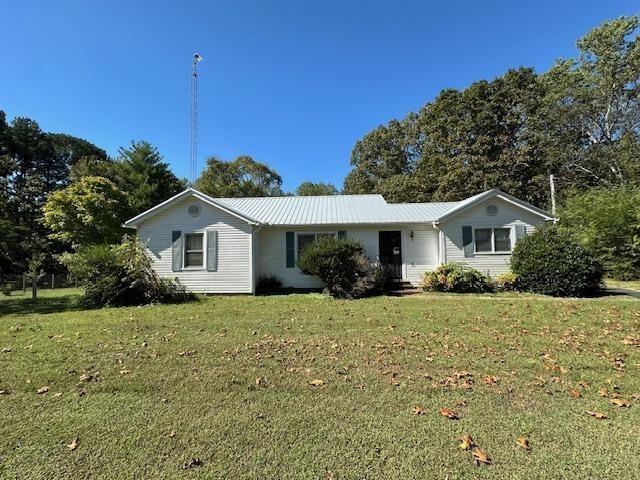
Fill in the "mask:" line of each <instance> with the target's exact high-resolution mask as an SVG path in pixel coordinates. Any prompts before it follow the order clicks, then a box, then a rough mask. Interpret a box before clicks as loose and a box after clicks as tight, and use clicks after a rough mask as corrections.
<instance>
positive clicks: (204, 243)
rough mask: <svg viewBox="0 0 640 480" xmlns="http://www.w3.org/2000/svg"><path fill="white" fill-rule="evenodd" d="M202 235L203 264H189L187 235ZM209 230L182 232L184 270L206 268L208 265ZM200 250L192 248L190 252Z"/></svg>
mask: <svg viewBox="0 0 640 480" xmlns="http://www.w3.org/2000/svg"><path fill="white" fill-rule="evenodd" d="M188 235H202V265H189V266H187V265H186V263H187V236H188ZM207 241H208V239H207V232H184V233H183V234H182V269H183V270H204V269H205V265H207ZM198 251H199V250H190V252H198Z"/></svg>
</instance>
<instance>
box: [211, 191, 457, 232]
mask: <svg viewBox="0 0 640 480" xmlns="http://www.w3.org/2000/svg"><path fill="white" fill-rule="evenodd" d="M214 200H215V201H216V202H217V203H221V204H223V205H226V206H228V207H230V208H233V209H234V210H236V211H238V212H241V213H243V214H245V215H247V216H249V217H251V218H255V219H256V220H257V221H258V222H260V223H262V224H266V225H341V224H345V225H357V224H361V225H367V224H378V223H426V222H432V221H434V220H435V219H437V218H438V216H440V215H441V214H443V213H445V212H447V211H448V210H450V209H451V207H453V206H455V205H456V204H457V203H458V202H443V203H401V204H389V203H387V202H386V201H385V199H384V197H383V196H382V195H327V196H313V197H253V198H215V199H214Z"/></svg>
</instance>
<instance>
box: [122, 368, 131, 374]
mask: <svg viewBox="0 0 640 480" xmlns="http://www.w3.org/2000/svg"><path fill="white" fill-rule="evenodd" d="M129 373H131V370H128V369H126V368H124V369H122V370H120V375H127V374H129Z"/></svg>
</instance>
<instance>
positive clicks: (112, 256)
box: [62, 237, 194, 308]
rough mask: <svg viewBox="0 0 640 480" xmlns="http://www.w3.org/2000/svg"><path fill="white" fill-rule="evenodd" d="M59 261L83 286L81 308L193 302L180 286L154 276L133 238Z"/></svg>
mask: <svg viewBox="0 0 640 480" xmlns="http://www.w3.org/2000/svg"><path fill="white" fill-rule="evenodd" d="M62 261H63V263H64V264H65V265H66V266H67V268H68V269H69V271H70V272H71V274H72V275H74V276H75V277H76V278H78V279H79V280H80V281H82V282H83V283H84V286H85V289H84V295H83V297H82V304H83V305H85V306H87V307H92V308H98V307H105V306H109V307H120V306H130V305H145V304H149V303H177V302H183V301H186V300H190V299H192V298H194V295H193V294H191V293H189V292H187V291H186V289H185V288H184V286H183V285H181V284H180V283H178V282H176V281H173V280H170V279H166V278H160V277H158V276H157V275H156V273H155V272H154V271H153V269H152V268H151V260H150V259H149V257H148V255H147V253H146V252H145V250H144V247H143V246H142V245H141V244H140V242H139V241H138V239H137V238H135V237H125V238H124V240H123V241H122V243H121V244H119V245H92V246H85V247H82V248H80V249H79V250H78V251H77V252H76V253H73V254H66V255H64V256H63V258H62Z"/></svg>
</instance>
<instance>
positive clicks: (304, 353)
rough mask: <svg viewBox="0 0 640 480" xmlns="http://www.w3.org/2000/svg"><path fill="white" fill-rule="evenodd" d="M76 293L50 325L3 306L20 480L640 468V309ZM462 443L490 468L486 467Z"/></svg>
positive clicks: (0, 468)
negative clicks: (180, 300)
mask: <svg viewBox="0 0 640 480" xmlns="http://www.w3.org/2000/svg"><path fill="white" fill-rule="evenodd" d="M55 292H57V295H56V294H55ZM77 296H78V292H73V291H72V292H69V293H68V294H67V293H65V292H64V291H54V292H52V293H51V294H47V295H46V297H47V298H45V299H44V301H43V307H42V308H40V309H39V308H38V307H36V308H33V309H31V310H30V311H31V313H29V306H28V304H26V303H24V301H23V300H21V299H17V298H11V297H10V298H8V299H3V300H2V301H1V302H0V315H1V316H0V391H3V392H4V393H3V394H0V411H1V412H2V417H1V418H2V421H1V422H0V438H1V440H0V477H2V478H47V479H50V478H110V479H115V478H118V479H120V478H233V479H236V478H274V479H275V478H277V479H285V478H286V479H298V478H305V479H306V478H309V479H325V478H326V479H329V478H334V479H343V478H348V479H351V478H353V479H357V478H358V479H359V478H381V479H382V478H384V479H395V478H450V479H452V478H480V479H483V478H510V479H511V478H518V479H527V480H530V479H536V478H540V479H542V478H567V479H569V478H571V479H575V478H616V479H625V478H628V479H632V478H638V472H640V455H638V452H640V396H639V393H640V371H639V370H640V302H638V301H637V300H634V299H630V298H625V297H605V298H599V299H587V300H558V299H549V298H544V297H535V296H513V297H509V296H506V297H499V296H498V297H487V296H473V295H469V296H456V295H447V296H445V295H419V296H415V297H407V298H388V297H379V298H373V299H366V300H359V301H337V300H332V299H329V298H325V297H323V296H321V295H318V294H308V295H283V296H265V297H244V296H238V297H233V296H230V297H206V298H202V299H201V300H200V301H198V302H195V303H190V304H184V305H171V306H151V307H140V308H120V309H103V310H80V309H79V308H78V307H77V306H76V300H77ZM56 299H57V300H56ZM16 302H23V303H16ZM47 304H48V307H45V305H47ZM67 309H71V310H67ZM314 380H320V381H321V382H314V383H317V384H319V385H317V386H314V385H311V382H313V381H314ZM43 387H47V388H46V390H47V391H46V393H40V394H39V393H37V392H38V390H39V389H43ZM40 391H41V392H42V391H43V390H40ZM599 391H600V393H598V392H599ZM615 398H620V399H622V400H624V401H628V402H629V405H630V406H629V407H620V406H616V405H615V404H614V403H612V401H611V400H612V399H615ZM442 407H446V408H449V409H451V410H454V411H455V412H456V413H457V415H458V417H459V419H458V420H450V419H448V418H446V417H445V416H443V415H441V414H440V412H439V409H440V408H442ZM414 409H415V412H417V413H419V414H415V413H414ZM587 411H597V412H601V413H603V414H605V415H606V416H607V417H608V418H607V419H604V420H598V419H596V418H594V417H592V416H590V415H588V414H587V413H586V412H587ZM463 435H471V436H472V437H473V439H474V440H475V442H476V443H477V444H478V445H479V446H480V447H481V448H482V449H483V450H484V451H486V453H487V454H488V455H489V456H490V457H491V465H481V466H476V465H474V463H473V461H472V454H471V453H470V452H468V451H464V450H462V449H460V448H459V447H458V444H459V441H458V438H459V437H461V436H463ZM519 436H525V437H527V438H528V440H529V444H530V450H525V449H523V448H522V447H520V446H517V445H516V440H517V438H518V437H519ZM74 439H77V447H76V448H74V449H71V448H69V447H68V446H67V445H71V444H72V443H73V440H74Z"/></svg>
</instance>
